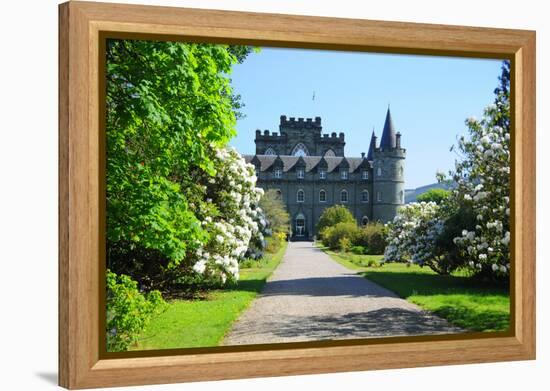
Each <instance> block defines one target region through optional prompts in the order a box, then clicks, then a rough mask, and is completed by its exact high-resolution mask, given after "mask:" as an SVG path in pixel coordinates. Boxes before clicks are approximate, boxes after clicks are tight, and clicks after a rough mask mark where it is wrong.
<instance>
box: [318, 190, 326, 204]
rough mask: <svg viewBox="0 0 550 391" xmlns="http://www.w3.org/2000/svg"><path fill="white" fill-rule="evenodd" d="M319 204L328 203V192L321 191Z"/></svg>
mask: <svg viewBox="0 0 550 391" xmlns="http://www.w3.org/2000/svg"><path fill="white" fill-rule="evenodd" d="M319 202H327V192H326V191H324V190H320V191H319Z"/></svg>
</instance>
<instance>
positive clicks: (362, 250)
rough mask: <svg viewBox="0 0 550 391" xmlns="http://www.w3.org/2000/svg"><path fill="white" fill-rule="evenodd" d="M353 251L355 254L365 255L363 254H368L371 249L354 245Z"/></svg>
mask: <svg viewBox="0 0 550 391" xmlns="http://www.w3.org/2000/svg"><path fill="white" fill-rule="evenodd" d="M351 252H352V253H354V254H358V255H363V254H367V253H368V252H369V249H368V248H367V247H363V246H352V247H351Z"/></svg>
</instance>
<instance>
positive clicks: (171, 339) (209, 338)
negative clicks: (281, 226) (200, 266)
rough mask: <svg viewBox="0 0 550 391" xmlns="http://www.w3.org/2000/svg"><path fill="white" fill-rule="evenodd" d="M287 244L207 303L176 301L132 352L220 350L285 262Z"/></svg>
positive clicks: (153, 324)
mask: <svg viewBox="0 0 550 391" xmlns="http://www.w3.org/2000/svg"><path fill="white" fill-rule="evenodd" d="M285 250H286V243H285V244H284V245H283V247H282V248H281V249H280V250H279V251H278V252H277V253H276V254H274V255H269V254H268V255H266V256H265V257H264V259H263V260H262V261H260V262H254V263H255V265H254V266H255V267H250V268H242V269H241V270H240V280H239V282H238V283H237V284H236V286H234V287H229V288H227V289H224V290H217V291H213V292H211V293H210V294H209V296H208V298H207V299H205V300H173V301H171V302H169V306H168V308H167V310H166V311H165V312H163V313H162V314H161V315H160V316H159V317H157V318H155V319H153V320H152V321H151V323H150V324H149V326H148V327H147V330H146V331H145V332H144V333H143V334H142V335H141V336H140V339H139V342H138V344H137V346H134V347H132V349H131V350H148V349H174V348H191V347H207V346H217V345H219V343H220V342H221V341H222V339H223V337H224V336H225V334H226V333H227V332H228V331H229V329H230V328H231V325H232V324H233V322H234V321H235V320H236V319H237V318H238V317H239V315H240V314H241V313H242V312H243V310H245V309H246V308H247V307H248V306H249V305H250V303H251V302H252V300H253V299H254V298H255V297H256V296H257V295H258V293H259V292H260V291H261V290H262V288H263V286H264V284H265V282H266V280H267V278H268V277H269V276H270V275H271V273H272V272H273V271H274V270H275V268H276V267H277V266H278V265H279V263H280V262H281V259H282V258H283V255H284V253H285Z"/></svg>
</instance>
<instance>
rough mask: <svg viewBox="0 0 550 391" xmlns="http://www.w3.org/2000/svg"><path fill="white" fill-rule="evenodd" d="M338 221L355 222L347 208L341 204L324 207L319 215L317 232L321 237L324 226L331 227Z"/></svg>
mask: <svg viewBox="0 0 550 391" xmlns="http://www.w3.org/2000/svg"><path fill="white" fill-rule="evenodd" d="M338 223H353V224H357V223H356V221H355V218H354V217H353V215H352V214H351V212H350V211H349V209H348V208H346V207H345V206H343V205H334V206H331V207H329V208H327V209H325V210H324V211H323V214H321V217H319V221H318V223H317V232H319V234H320V236H321V237H322V236H323V230H324V229H325V228H327V227H332V226H334V225H336V224H338Z"/></svg>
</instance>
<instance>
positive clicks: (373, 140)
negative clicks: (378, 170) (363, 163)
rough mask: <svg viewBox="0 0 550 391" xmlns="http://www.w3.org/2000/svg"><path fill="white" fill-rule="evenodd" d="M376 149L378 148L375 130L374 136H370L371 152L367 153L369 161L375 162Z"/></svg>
mask: <svg viewBox="0 0 550 391" xmlns="http://www.w3.org/2000/svg"><path fill="white" fill-rule="evenodd" d="M374 148H376V135H375V134H374V128H373V129H372V136H370V145H369V152H368V153H367V160H368V161H372V160H374Z"/></svg>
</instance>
